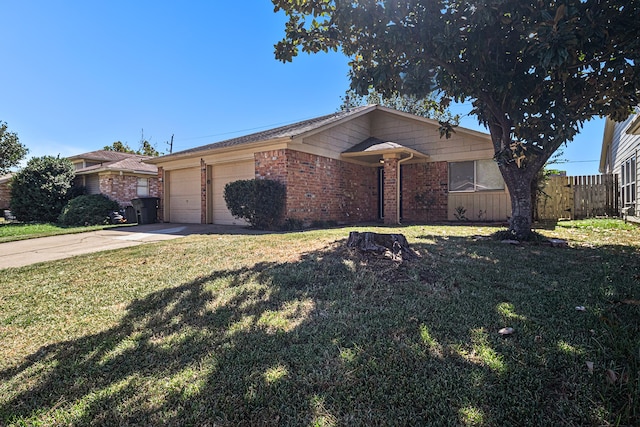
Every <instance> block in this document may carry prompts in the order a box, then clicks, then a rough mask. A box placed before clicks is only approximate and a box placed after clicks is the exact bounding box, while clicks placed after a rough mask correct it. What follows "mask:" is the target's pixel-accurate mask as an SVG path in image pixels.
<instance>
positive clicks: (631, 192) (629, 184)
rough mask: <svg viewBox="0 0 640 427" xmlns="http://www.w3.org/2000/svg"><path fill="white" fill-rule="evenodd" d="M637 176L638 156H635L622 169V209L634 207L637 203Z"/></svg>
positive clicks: (623, 164)
mask: <svg viewBox="0 0 640 427" xmlns="http://www.w3.org/2000/svg"><path fill="white" fill-rule="evenodd" d="M636 175H637V171H636V156H633V157H631V158H629V159H627V161H626V162H624V163H622V166H621V168H620V182H621V186H620V194H621V196H622V197H621V198H622V207H627V206H632V205H634V204H635V202H636Z"/></svg>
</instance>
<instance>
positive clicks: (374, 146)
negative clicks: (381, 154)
mask: <svg viewBox="0 0 640 427" xmlns="http://www.w3.org/2000/svg"><path fill="white" fill-rule="evenodd" d="M394 148H405V147H404V146H403V145H400V144H398V143H396V142H393V141H383V140H381V139H378V138H375V137H370V138H367V139H365V140H364V141H362V142H361V143H359V144H358V145H354V146H353V147H351V148H349V149H348V150H346V151H345V153H360V152H373V151H382V150H391V149H394Z"/></svg>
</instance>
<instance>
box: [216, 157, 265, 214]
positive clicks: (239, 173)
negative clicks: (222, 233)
mask: <svg viewBox="0 0 640 427" xmlns="http://www.w3.org/2000/svg"><path fill="white" fill-rule="evenodd" d="M253 178H255V163H254V162H253V161H246V162H238V163H229V164H222V165H213V223H214V224H226V225H246V224H247V222H246V221H244V220H242V219H238V218H234V217H233V215H231V212H229V209H227V204H226V202H225V201H224V187H225V185H227V184H228V183H230V182H233V181H238V180H241V179H253Z"/></svg>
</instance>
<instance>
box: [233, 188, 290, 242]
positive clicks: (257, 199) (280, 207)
mask: <svg viewBox="0 0 640 427" xmlns="http://www.w3.org/2000/svg"><path fill="white" fill-rule="evenodd" d="M285 195H286V188H285V186H284V184H282V183H280V182H278V181H272V180H267V179H247V180H240V181H234V182H230V183H228V184H227V185H225V187H224V201H225V202H226V203H227V208H228V209H229V211H230V212H231V214H232V215H233V216H234V217H236V218H242V219H244V220H246V221H247V222H248V223H249V224H251V226H252V227H254V228H257V229H260V230H273V229H275V228H277V227H278V226H279V225H280V223H281V222H282V215H283V213H284V205H285Z"/></svg>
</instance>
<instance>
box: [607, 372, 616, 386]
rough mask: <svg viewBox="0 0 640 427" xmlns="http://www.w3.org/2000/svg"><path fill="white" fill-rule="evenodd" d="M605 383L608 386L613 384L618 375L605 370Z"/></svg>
mask: <svg viewBox="0 0 640 427" xmlns="http://www.w3.org/2000/svg"><path fill="white" fill-rule="evenodd" d="M606 374H607V382H608V383H609V384H615V383H616V381H618V374H616V373H615V372H614V371H613V370H611V369H607V371H606Z"/></svg>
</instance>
